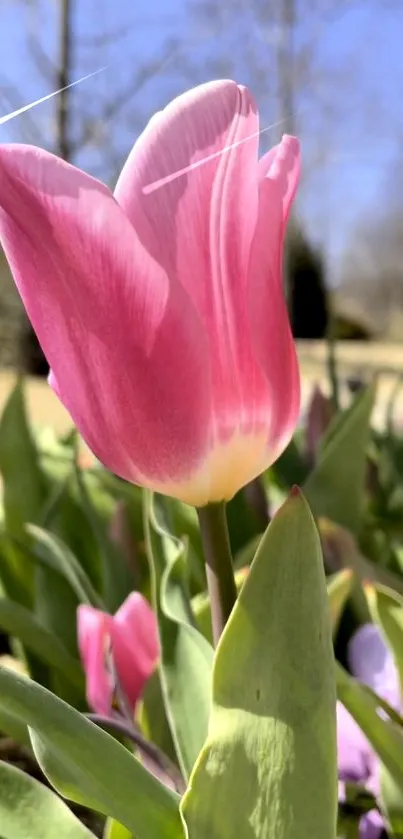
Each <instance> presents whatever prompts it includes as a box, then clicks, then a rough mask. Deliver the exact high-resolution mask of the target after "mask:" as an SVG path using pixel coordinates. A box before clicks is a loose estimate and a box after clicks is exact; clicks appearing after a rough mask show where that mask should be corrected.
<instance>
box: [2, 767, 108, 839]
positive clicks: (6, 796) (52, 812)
mask: <svg viewBox="0 0 403 839" xmlns="http://www.w3.org/2000/svg"><path fill="white" fill-rule="evenodd" d="M0 835H1V839H55V837H56V836H57V839H91V837H92V839H95V837H94V834H93V833H91V831H90V830H88V829H87V828H86V827H84V825H83V824H82V823H81V822H80V821H79V820H78V819H77V818H76V817H75V816H74V815H73V813H72V812H71V810H69V808H68V807H67V805H66V804H64V802H63V801H62V800H61V799H60V798H59V797H58V796H57V795H55V793H54V792H52V791H51V790H50V789H47V787H45V786H44V785H43V784H40V783H39V782H38V781H36V780H35V779H34V778H31V777H30V775H27V774H25V772H21V770H20V769H17V768H16V767H15V766H10V764H8V763H5V762H4V761H0ZM116 839H117V838H116Z"/></svg>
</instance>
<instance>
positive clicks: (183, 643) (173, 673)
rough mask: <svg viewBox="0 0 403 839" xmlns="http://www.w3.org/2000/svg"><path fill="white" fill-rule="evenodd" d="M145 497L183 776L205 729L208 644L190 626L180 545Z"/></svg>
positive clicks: (169, 702) (164, 667) (165, 687)
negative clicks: (161, 522) (181, 568)
mask: <svg viewBox="0 0 403 839" xmlns="http://www.w3.org/2000/svg"><path fill="white" fill-rule="evenodd" d="M144 497H145V523H144V527H145V532H146V540H147V545H148V551H149V557H150V562H151V565H152V576H153V600H154V608H155V609H156V611H157V614H158V623H159V631H160V643H161V662H160V677H161V687H162V693H163V697H164V702H165V708H166V713H167V718H168V721H169V724H170V727H171V732H172V737H173V740H174V743H175V747H176V750H177V757H178V761H179V764H180V768H181V770H182V772H183V774H184V776H185V777H186V778H187V777H188V776H189V774H190V772H191V770H192V768H193V765H194V762H195V760H196V758H197V756H198V754H199V752H200V749H201V748H202V746H203V743H204V740H205V738H206V734H207V725H208V718H209V711H210V704H211V669H212V661H213V650H212V648H211V646H210V644H208V642H207V641H206V639H205V638H203V636H202V635H201V634H200V633H199V632H198V630H197V629H196V628H195V626H192V613H191V607H190V600H189V597H188V595H187V593H186V591H185V588H184V584H183V577H182V574H181V572H180V566H181V565H182V564H183V562H184V558H185V545H184V544H183V543H181V542H179V541H178V540H177V539H174V538H173V537H172V536H170V534H168V533H167V532H166V531H165V530H164V528H163V527H162V526H161V525H160V523H159V521H158V520H157V517H156V512H155V506H154V505H155V501H154V500H153V497H152V495H151V494H150V493H145V496H144ZM161 509H162V505H161V507H160V512H161Z"/></svg>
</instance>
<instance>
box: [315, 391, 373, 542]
mask: <svg viewBox="0 0 403 839" xmlns="http://www.w3.org/2000/svg"><path fill="white" fill-rule="evenodd" d="M374 397H375V389H374V387H369V388H367V390H365V391H363V392H362V393H360V394H359V395H358V396H357V397H356V400H355V402H354V404H353V406H352V408H350V409H349V411H348V412H346V414H345V415H342V416H340V415H339V416H338V417H337V419H336V420H335V421H334V425H333V426H331V428H330V429H329V432H328V434H327V435H326V440H325V441H324V444H323V448H322V449H321V452H320V453H319V456H318V461H317V463H316V466H315V467H314V469H313V471H312V472H311V473H310V475H309V476H308V478H307V480H306V482H305V484H304V493H305V495H306V498H307V499H308V502H309V503H310V505H311V507H312V510H313V513H314V515H315V516H324V517H326V518H328V519H330V520H331V521H334V522H336V523H337V524H341V525H342V526H343V527H346V528H347V529H348V530H351V531H352V532H357V530H358V528H359V525H360V521H361V514H362V510H363V503H364V488H365V476H366V460H367V448H368V443H369V436H370V420H371V413H372V408H373V405H374Z"/></svg>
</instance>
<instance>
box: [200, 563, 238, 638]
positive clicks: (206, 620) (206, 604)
mask: <svg viewBox="0 0 403 839" xmlns="http://www.w3.org/2000/svg"><path fill="white" fill-rule="evenodd" d="M248 570H249V569H248V568H240V569H239V571H236V572H235V584H236V588H237V591H238V593H239V592H240V590H241V588H242V586H243V584H244V582H245V578H246V575H247V573H248ZM192 612H193V614H194V616H195V618H196V623H197V626H198V629H199V631H200V632H201V633H202V635H204V637H205V638H207V641H208V642H209V643H210V644H212V643H213V632H212V626H211V607H210V597H209V595H208V593H207V592H206V591H204V592H203V593H202V594H197V595H196V597H193V599H192Z"/></svg>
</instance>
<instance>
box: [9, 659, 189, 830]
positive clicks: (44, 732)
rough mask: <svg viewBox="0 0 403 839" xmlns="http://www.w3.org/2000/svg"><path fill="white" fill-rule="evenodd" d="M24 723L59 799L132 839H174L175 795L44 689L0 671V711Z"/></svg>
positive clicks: (176, 827)
mask: <svg viewBox="0 0 403 839" xmlns="http://www.w3.org/2000/svg"><path fill="white" fill-rule="evenodd" d="M3 708H5V709H6V710H7V711H8V712H11V713H12V714H13V715H15V716H16V717H18V718H19V719H21V720H22V721H24V722H25V723H26V724H27V725H28V726H29V729H30V735H31V741H32V746H33V749H34V752H35V755H36V758H37V760H38V762H39V765H40V766H41V768H42V770H43V772H44V774H45V775H46V777H47V778H48V779H49V781H50V782H51V783H52V784H53V786H54V787H55V788H56V790H57V791H58V792H59V793H60V794H61V795H63V796H64V797H65V798H69V799H70V800H71V801H75V802H77V803H78V804H83V805H84V806H86V807H89V808H90V809H92V810H97V811H98V812H100V813H103V814H104V815H106V816H112V817H113V818H115V819H117V820H118V821H120V822H122V824H124V825H126V827H127V828H128V829H129V830H131V831H132V832H133V833H134V834H135V836H136V839H155V837H164V839H180V837H181V836H182V826H181V822H180V817H179V811H178V800H179V799H178V796H177V795H176V794H175V793H173V792H172V791H171V790H168V789H167V788H166V787H164V786H163V785H162V784H161V783H160V782H159V781H157V780H156V778H154V777H153V776H152V775H150V774H149V773H148V772H147V770H146V769H145V768H144V767H143V766H142V765H141V763H140V762H139V761H138V760H137V759H136V758H135V757H134V756H133V755H132V754H130V752H129V751H128V750H127V749H126V748H125V747H124V746H122V745H121V744H120V743H118V742H117V741H116V740H115V739H114V738H113V737H110V736H109V734H106V732H105V731H102V730H101V729H100V728H98V727H97V726H95V725H94V724H93V723H92V722H90V721H89V720H88V719H86V718H85V717H83V716H82V715H81V714H79V713H78V712H77V711H75V710H74V709H73V708H71V707H70V706H69V705H67V704H66V703H65V702H63V701H62V700H61V699H58V698H57V697H56V696H54V695H53V694H51V693H50V692H49V691H48V690H46V689H45V688H43V687H41V686H40V685H38V684H36V683H35V682H32V681H31V680H30V679H26V678H25V679H24V678H23V677H19V676H17V675H16V674H15V673H12V672H10V671H8V670H6V669H4V668H1V667H0V712H1V710H2V709H3Z"/></svg>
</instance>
